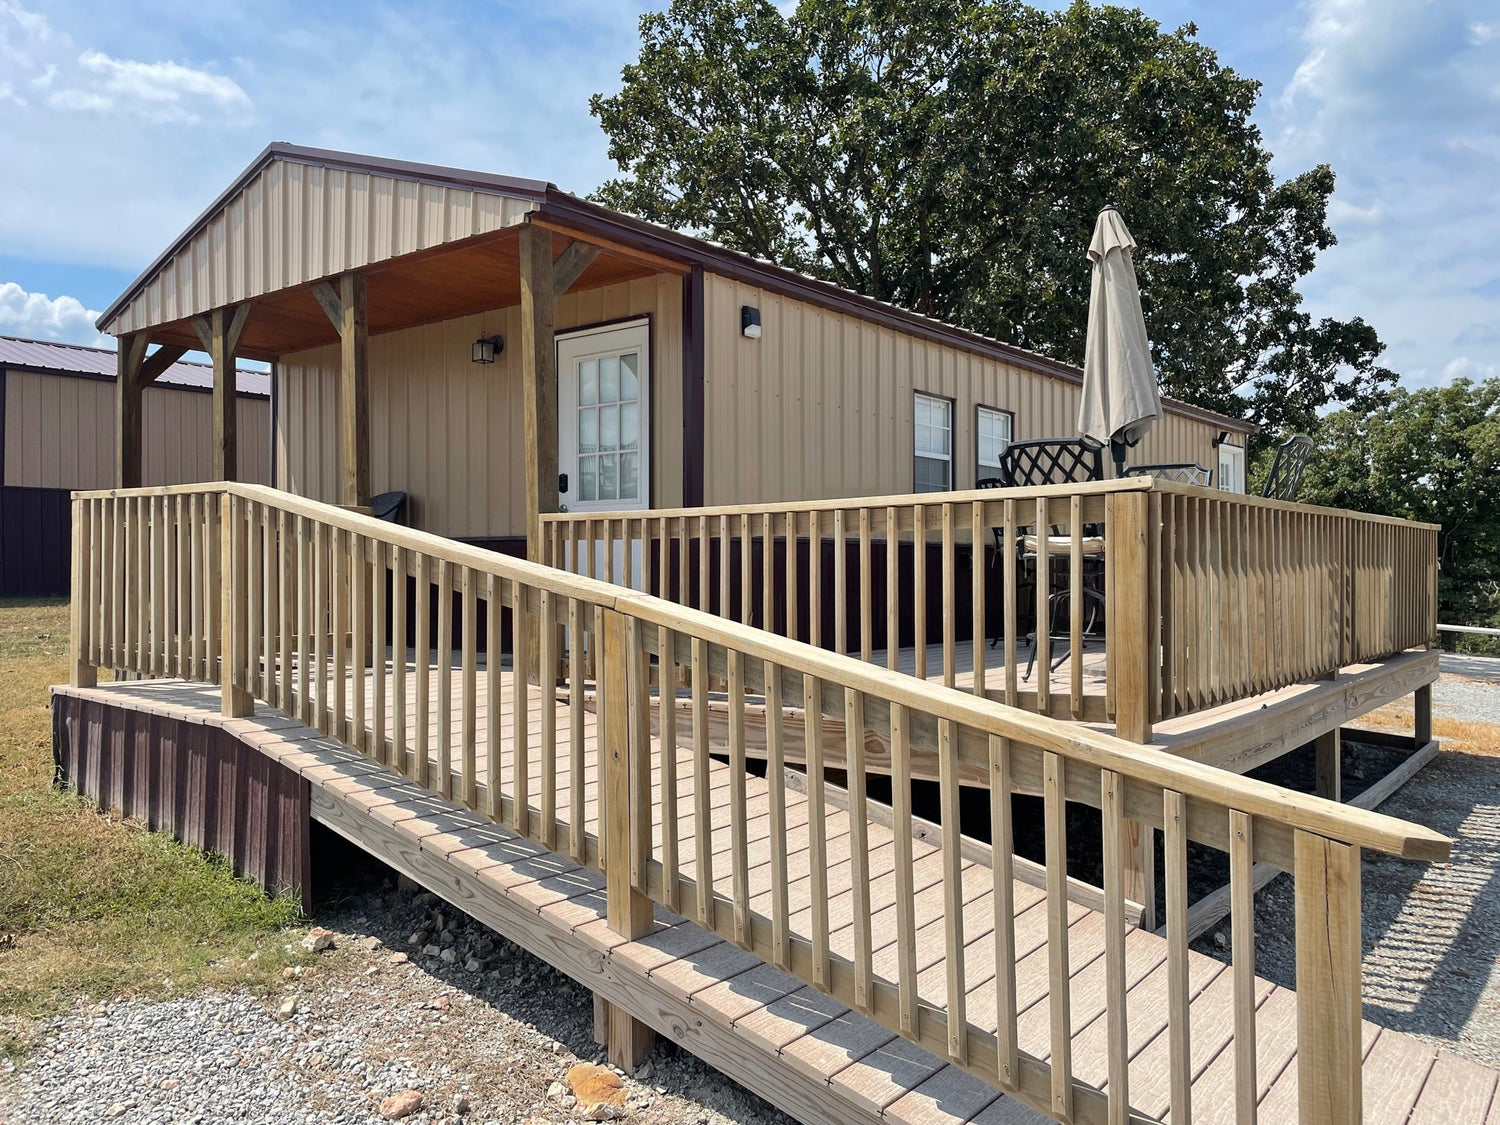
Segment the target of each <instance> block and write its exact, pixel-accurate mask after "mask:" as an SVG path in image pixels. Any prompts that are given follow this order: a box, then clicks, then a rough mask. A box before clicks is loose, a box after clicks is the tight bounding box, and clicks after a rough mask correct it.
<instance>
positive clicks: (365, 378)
mask: <svg viewBox="0 0 1500 1125" xmlns="http://www.w3.org/2000/svg"><path fill="white" fill-rule="evenodd" d="M312 294H313V296H314V297H315V298H316V299H317V302H318V305H319V307H320V308H322V310H323V315H324V316H326V317H328V320H329V322H330V323H331V324H332V325H333V327H334V328H335V329H337V330H338V334H339V503H340V504H342V505H344V506H345V507H348V508H367V507H369V505H370V356H369V352H370V320H369V301H368V297H367V285H366V282H365V275H364V274H362V273H354V272H351V273H346V274H341V275H339V278H338V285H337V286H335V285H334V284H333V282H331V281H320V282H318V283H317V284H315V285H314V286H313V287H312Z"/></svg>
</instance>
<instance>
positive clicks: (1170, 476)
mask: <svg viewBox="0 0 1500 1125" xmlns="http://www.w3.org/2000/svg"><path fill="white" fill-rule="evenodd" d="M1125 475H1126V476H1127V477H1155V478H1156V479H1157V480H1164V481H1170V482H1171V483H1173V484H1196V485H1198V486H1199V487H1201V488H1209V487H1211V486H1212V485H1213V483H1214V472H1213V470H1212V469H1205V468H1204V467H1203V466H1202V465H1199V464H1197V463H1196V462H1193V463H1184V464H1177V465H1132V466H1130V468H1128V469H1126V470H1125Z"/></svg>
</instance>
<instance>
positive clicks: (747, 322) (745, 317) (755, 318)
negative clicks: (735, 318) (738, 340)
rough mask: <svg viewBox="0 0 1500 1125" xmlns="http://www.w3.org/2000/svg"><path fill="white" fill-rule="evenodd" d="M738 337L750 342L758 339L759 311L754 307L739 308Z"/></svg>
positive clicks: (744, 306) (743, 306)
mask: <svg viewBox="0 0 1500 1125" xmlns="http://www.w3.org/2000/svg"><path fill="white" fill-rule="evenodd" d="M740 335H741V336H744V337H746V338H747V339H750V340H759V339H760V310H759V309H758V308H756V307H755V306H754V305H741V306H740Z"/></svg>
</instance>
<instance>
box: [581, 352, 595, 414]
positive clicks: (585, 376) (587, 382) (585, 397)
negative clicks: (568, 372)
mask: <svg viewBox="0 0 1500 1125" xmlns="http://www.w3.org/2000/svg"><path fill="white" fill-rule="evenodd" d="M598 401H599V364H598V362H597V361H595V360H592V359H586V360H584V361H583V362H582V363H580V364H579V365H578V405H580V406H592V405H593V404H594V403H596V402H598Z"/></svg>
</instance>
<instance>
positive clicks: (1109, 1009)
mask: <svg viewBox="0 0 1500 1125" xmlns="http://www.w3.org/2000/svg"><path fill="white" fill-rule="evenodd" d="M1099 797H1100V808H1101V810H1102V818H1103V844H1104V847H1103V859H1104V863H1103V867H1104V962H1105V964H1104V990H1105V1001H1104V1002H1105V1022H1106V1028H1107V1031H1106V1036H1107V1039H1108V1048H1107V1050H1108V1054H1109V1058H1108V1068H1109V1069H1108V1073H1109V1087H1108V1094H1109V1120H1110V1125H1127V1123H1128V1122H1129V1120H1130V1042H1129V1025H1128V1023H1127V1022H1126V1011H1125V992H1126V987H1125V986H1126V980H1125V849H1126V836H1125V815H1124V808H1125V779H1124V777H1123V776H1121V775H1120V774H1119V773H1117V772H1115V771H1114V770H1102V771H1100V777H1099Z"/></svg>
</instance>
